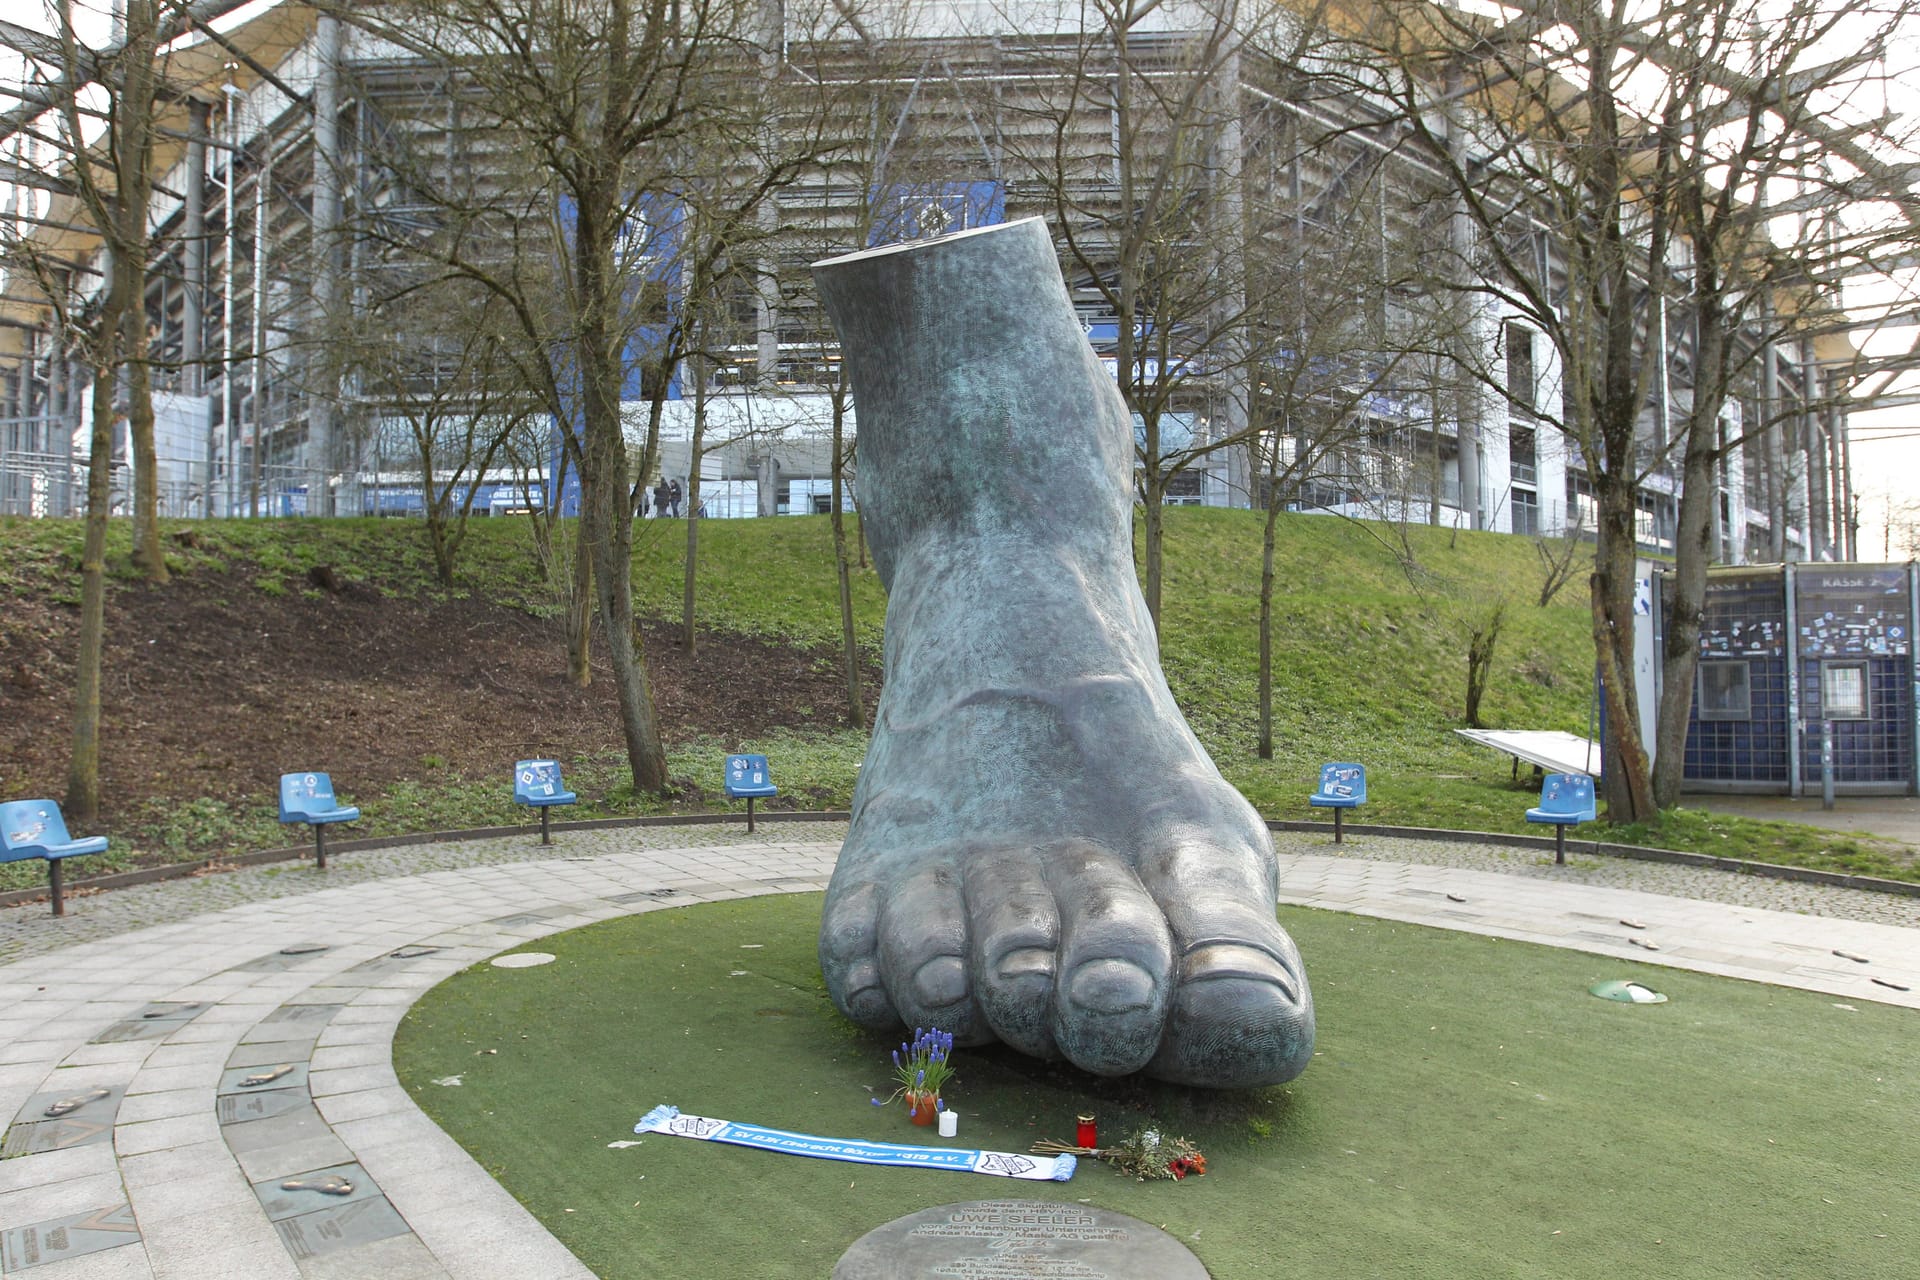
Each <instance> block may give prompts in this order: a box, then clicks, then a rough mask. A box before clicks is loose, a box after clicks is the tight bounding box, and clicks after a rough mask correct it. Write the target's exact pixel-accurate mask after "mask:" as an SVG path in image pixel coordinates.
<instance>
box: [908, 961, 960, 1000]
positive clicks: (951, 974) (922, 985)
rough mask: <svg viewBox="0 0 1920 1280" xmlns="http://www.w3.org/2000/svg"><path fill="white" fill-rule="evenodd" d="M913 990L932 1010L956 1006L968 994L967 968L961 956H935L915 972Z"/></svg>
mask: <svg viewBox="0 0 1920 1280" xmlns="http://www.w3.org/2000/svg"><path fill="white" fill-rule="evenodd" d="M913 990H914V994H916V995H917V996H919V997H920V1002H921V1003H922V1004H924V1005H926V1006H927V1007H928V1008H930V1009H939V1008H943V1007H945V1006H946V1005H950V1004H955V1003H957V1002H958V1001H960V1000H962V999H964V998H965V997H966V994H967V966H966V965H965V964H964V963H963V962H962V961H961V959H960V957H959V956H935V957H934V958H933V959H931V960H929V961H927V962H926V963H925V964H923V965H921V966H920V967H919V969H917V970H915V971H914V975H913Z"/></svg>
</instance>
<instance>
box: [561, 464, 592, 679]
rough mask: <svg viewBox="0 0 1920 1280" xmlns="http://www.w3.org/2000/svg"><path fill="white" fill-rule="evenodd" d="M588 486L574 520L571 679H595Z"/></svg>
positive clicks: (569, 599)
mask: <svg viewBox="0 0 1920 1280" xmlns="http://www.w3.org/2000/svg"><path fill="white" fill-rule="evenodd" d="M586 509H587V490H586V486H585V485H582V486H581V487H580V515H579V516H578V517H576V518H575V519H574V521H573V568H572V578H571V585H570V587H569V590H568V592H567V683H568V684H570V685H572V686H573V687H574V688H576V689H584V688H586V687H587V686H588V685H590V684H592V683H593V667H592V664H591V659H592V656H593V651H592V640H593V555H592V553H591V552H590V551H589V549H588V546H587V518H586Z"/></svg>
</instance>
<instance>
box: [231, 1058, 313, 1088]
mask: <svg viewBox="0 0 1920 1280" xmlns="http://www.w3.org/2000/svg"><path fill="white" fill-rule="evenodd" d="M250 1082H251V1083H250ZM306 1087H307V1064H306V1063H304V1062H270V1063H267V1064H266V1065H264V1066H258V1067H229V1068H227V1070H225V1071H223V1072H221V1074H220V1087H219V1088H218V1089H215V1090H214V1092H215V1093H216V1094H226V1093H243V1094H244V1093H264V1092H266V1091H267V1090H268V1089H299V1090H301V1091H302V1092H304V1091H305V1090H306Z"/></svg>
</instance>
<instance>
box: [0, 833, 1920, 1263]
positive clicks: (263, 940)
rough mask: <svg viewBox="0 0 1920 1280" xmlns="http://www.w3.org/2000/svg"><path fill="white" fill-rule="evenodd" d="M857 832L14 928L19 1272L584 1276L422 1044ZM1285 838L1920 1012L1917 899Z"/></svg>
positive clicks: (256, 882)
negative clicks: (536, 967)
mask: <svg viewBox="0 0 1920 1280" xmlns="http://www.w3.org/2000/svg"><path fill="white" fill-rule="evenodd" d="M843 833H844V827H841V826H837V825H834V824H820V823H806V824H796V823H781V824H768V826H767V827H766V828H764V829H763V830H762V831H761V832H760V833H759V834H758V835H756V836H753V837H748V836H746V835H745V833H744V832H743V831H742V830H741V829H740V828H739V827H724V826H723V827H715V826H691V827H674V828H662V827H651V828H627V829H618V830H599V831H574V832H566V833H563V834H562V835H560V836H559V837H558V838H557V842H556V845H555V846H554V847H551V848H543V847H542V846H541V845H540V844H539V842H538V841H537V840H535V839H532V838H530V837H526V836H512V837H503V838H499V839H490V840H480V841H467V842H459V843H444V844H428V845H417V846H410V847H406V848H400V849H389V850H380V851H374V852H365V853H352V852H349V853H342V854H336V855H334V856H333V857H332V858H330V860H329V861H330V869H329V870H328V871H327V872H324V873H321V872H316V871H313V870H311V869H310V868H307V867H303V866H298V865H293V864H288V865H283V866H274V867H263V868H250V869H247V870H244V871H239V872H234V873H228V874H221V875H214V876H206V877H201V878H199V879H195V880H183V881H172V882H167V883H163V884H157V885H150V886H145V887H142V888H137V889H130V890H123V891H116V892H113V893H107V894H100V895H94V896H85V897H80V898H77V899H75V900H74V901H73V903H72V905H71V907H70V910H71V911H72V914H71V915H70V916H68V917H67V918H66V919H64V920H54V919H52V918H51V917H50V916H48V915H47V914H46V907H45V905H44V904H39V905H37V906H28V907H20V908H12V909H8V910H5V911H0V1120H5V1121H6V1122H7V1127H6V1130H5V1135H4V1138H3V1139H0V1155H4V1157H5V1158H4V1159H0V1272H4V1274H6V1275H9V1276H11V1275H14V1274H16V1273H25V1274H27V1275H29V1276H31V1277H33V1278H34V1280H85V1278H91V1277H141V1278H142V1280H144V1278H146V1277H164V1278H171V1277H182V1278H186V1277H192V1278H193V1280H221V1278H222V1277H234V1278H236V1280H273V1278H275V1277H287V1278H289V1280H292V1278H296V1277H306V1278H308V1280H322V1278H333V1277H339V1278H342V1280H344V1278H346V1277H365V1278H367V1280H413V1278H415V1277H458V1278H460V1280H469V1278H471V1280H481V1278H484V1277H513V1278H514V1280H525V1278H526V1277H540V1278H541V1280H558V1278H560V1277H569V1276H586V1275H587V1274H588V1272H587V1271H586V1270H585V1268H584V1267H582V1266H581V1265H580V1263H579V1262H578V1261H577V1260H576V1259H575V1258H574V1257H573V1256H572V1255H571V1254H570V1253H568V1252H567V1250H566V1249H565V1248H564V1247H563V1246H562V1245H561V1244H560V1243H559V1242H558V1241H556V1240H555V1239H554V1238H553V1237H552V1236H551V1235H550V1234H548V1232H547V1231H546V1230H545V1228H543V1227H542V1226H541V1225H540V1224H539V1223H538V1222H537V1221H535V1220H534V1219H533V1218H532V1217H531V1216H530V1215H529V1214H528V1213H527V1212H526V1210H524V1209H523V1208H522V1207H521V1206H520V1205H519V1203H518V1202H517V1201H515V1200H514V1199H513V1198H512V1197H511V1196H509V1195H508V1194H507V1193H506V1192H505V1191H504V1190H502V1189H501V1188H500V1187H499V1185H498V1184H497V1183H495V1182H494V1181H493V1180H492V1179H491V1178H489V1177H488V1176H487V1175H486V1173H485V1172H484V1171H483V1170H482V1169H481V1168H480V1167H479V1166H478V1165H477V1164H475V1163H474V1162H473V1160H472V1159H471V1158H470V1157H468V1156H467V1154H466V1153H465V1152H464V1151H462V1150H461V1149H460V1148H459V1147H458V1146H456V1145H455V1144H454V1143H453V1142H452V1140H451V1139H449V1138H448V1137H447V1136H446V1135H445V1134H443V1133H442V1132H441V1131H440V1130H439V1129H438V1128H437V1127H435V1126H434V1125H433V1123H432V1122H431V1121H429V1120H428V1119H427V1118H426V1116H425V1115H424V1114H423V1113H422V1112H421V1111H420V1110H419V1109H418V1108H417V1107H416V1106H414V1104H413V1102H412V1100H411V1099H410V1098H409V1097H408V1095H407V1093H406V1091H405V1090H404V1089H402V1088H401V1086H400V1084H399V1081H398V1080H397V1079H396V1078H395V1076H394V1073H393V1067H392V1061H391V1054H392V1042H393V1035H394V1031H395V1028H396V1027H397V1026H398V1024H399V1021H400V1018H401V1016H402V1015H403V1014H404V1013H405V1012H406V1010H407V1009H408V1008H409V1007H410V1006H411V1005H412V1004H413V1002H414V1001H415V1000H417V999H418V998H419V997H420V996H421V995H422V994H423V993H424V992H426V991H427V990H428V989H429V988H430V987H432V986H433V985H434V984H435V983H437V982H439V981H441V980H442V979H444V978H446V977H448V976H450V975H452V974H453V973H455V972H457V971H459V970H460V969H462V968H464V967H466V966H468V965H471V964H474V963H477V962H480V961H483V960H485V959H487V958H489V957H492V956H495V955H498V954H499V953H501V952H503V951H508V950H511V949H514V948H516V947H521V946H524V945H525V944H527V943H531V942H534V941H535V940H537V939H539V938H541V937H544V936H546V935H548V934H551V933H555V932H558V931H560V930H565V929H573V928H577V927H579V926H582V925H585V924H590V923H593V922H595V921H598V920H604V919H608V918H611V917H615V916H621V915H628V914H632V913H635V912H639V911H652V910H662V909H670V908H673V907H676V906H680V905H684V904H688V903H695V902H704V901H712V900H717V899H722V898H734V897H742V896H748V895H753V894H761V893H781V892H793V891H804V890H819V889H822V888H824V887H825V884H826V878H827V876H828V874H829V872H830V870H831V867H832V862H833V858H834V855H835V853H836V851H837V850H838V847H839V840H840V838H841V836H842V834H843ZM1278 840H1279V844H1280V847H1281V850H1282V859H1281V869H1282V887H1281V894H1282V897H1283V898H1284V899H1285V900H1287V901H1289V902H1297V903H1303V904H1307V905H1312V906H1319V907H1327V908H1331V909H1336V910H1345V911H1354V912H1359V913H1362V914H1367V915H1376V916H1383V917H1388V918H1393V919H1399V920H1407V921H1412V922H1417V923H1422V924H1429V925H1437V926H1440V927H1445V928H1454V929H1464V930H1471V931H1474V932H1479V933H1487V934H1495V935H1499V936H1502V937H1511V938H1518V939H1525V940H1529V941H1535V942H1542V943H1547V944H1551V945H1559V946H1568V947H1575V948H1579V949H1582V950H1587V951H1593V952H1599V953H1603V954H1611V955H1617V956H1620V957H1623V958H1631V959H1635V960H1642V961H1650V962H1653V963H1658V964H1669V965H1676V966H1679V967H1682V968H1688V969H1696V970H1700V971H1704V972H1710V973H1719V974H1726V975H1729V976H1734V977H1741V978H1748V979H1753V980H1758V981H1765V982H1773V983H1777V984H1782V985H1789V986H1797V987H1804V988H1807V989H1811V990H1816V991H1823V992H1828V993H1831V994H1833V995H1834V996H1836V997H1838V998H1840V999H1843V1000H1846V1001H1850V1002H1857V1001H1869V1000H1872V1001H1881V1002H1884V1003H1894V1004H1902V1005H1906V1006H1908V1007H1920V996H1917V995H1916V994H1915V990H1914V989H1915V988H1920V901H1916V900H1914V899H1906V898H1882V897H1880V896H1879V895H1874V894H1868V893H1862V892H1860V891H1857V890H1846V889H1833V888H1826V887H1821V886H1806V885H1795V884H1787V883H1782V882H1776V881H1766V880H1761V879H1759V878H1757V877H1752V876H1731V875H1728V874H1726V873H1724V872H1716V871H1706V870H1700V869H1695V868H1686V867H1671V866H1665V865H1660V864H1648V863H1633V862H1623V861H1616V860H1613V859H1597V858H1582V857H1578V856H1576V857H1574V859H1573V863H1572V865H1570V866H1568V867H1564V868H1556V867H1553V866H1552V865H1551V858H1550V855H1549V856H1542V855H1540V854H1537V853H1535V852H1533V851H1530V850H1514V849H1503V848H1491V847H1482V846H1474V845H1461V844H1456V843H1451V842H1443V841H1431V842H1429V841H1416V840H1393V839H1386V838H1380V837H1363V838H1356V839H1352V840H1350V841H1349V842H1348V843H1347V844H1345V845H1343V846H1341V847H1340V849H1339V850H1338V851H1337V852H1336V851H1335V849H1334V847H1333V846H1332V844H1331V843H1330V842H1329V841H1328V840H1327V839H1326V838H1325V837H1323V836H1320V835H1317V834H1299V833H1287V834H1283V835H1281V836H1280V837H1279V838H1278ZM1623 921H1632V922H1633V925H1635V926H1639V927H1637V928H1636V927H1631V926H1629V925H1627V924H1625V923H1623ZM1648 943H1651V944H1652V947H1651V948H1649V947H1648V946H1647V945H1645V944H1648ZM1841 953H1845V954H1844V955H1843V954H1841ZM1854 956H1858V957H1860V959H1858V960H1856V959H1852V958H1850V957H1854ZM1309 959H1311V958H1309ZM1876 980H1877V981H1876Z"/></svg>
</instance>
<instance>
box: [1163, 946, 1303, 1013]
mask: <svg viewBox="0 0 1920 1280" xmlns="http://www.w3.org/2000/svg"><path fill="white" fill-rule="evenodd" d="M1183 969H1184V971H1185V972H1184V976H1185V978H1186V980H1187V981H1188V982H1206V981H1210V980H1212V979H1215V978H1241V979H1246V980H1249V981H1253V982H1265V983H1270V984H1271V985H1273V986H1276V987H1279V988H1280V989H1281V990H1282V991H1283V992H1285V993H1286V995H1287V997H1288V998H1289V999H1291V998H1292V997H1293V994H1294V993H1293V983H1292V978H1293V975H1292V974H1290V973H1288V972H1287V969H1286V966H1285V965H1283V964H1281V963H1280V961H1279V960H1278V959H1276V958H1275V957H1274V956H1273V954H1272V953H1271V952H1269V951H1267V950H1266V949H1265V948H1262V947H1257V946H1253V945H1250V944H1247V943H1233V942H1220V943H1215V944H1213V945H1212V946H1206V947H1199V948H1196V949H1195V950H1193V951H1190V952H1188V953H1187V957H1186V963H1185V964H1184V966H1183Z"/></svg>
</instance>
